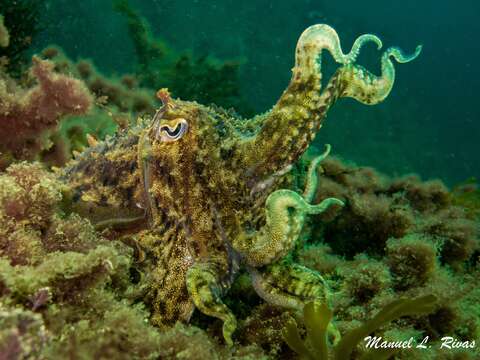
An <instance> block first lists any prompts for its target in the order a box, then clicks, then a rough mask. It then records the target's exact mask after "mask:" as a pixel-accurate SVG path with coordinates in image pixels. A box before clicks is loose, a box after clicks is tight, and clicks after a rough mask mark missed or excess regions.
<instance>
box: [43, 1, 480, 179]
mask: <svg viewBox="0 0 480 360" xmlns="http://www.w3.org/2000/svg"><path fill="white" fill-rule="evenodd" d="M131 4H132V6H133V7H135V8H136V10H138V11H139V13H140V14H141V15H142V16H144V17H145V18H146V19H148V21H149V22H150V24H151V27H152V29H153V32H154V34H155V35H157V36H159V37H162V38H164V39H165V40H166V41H167V42H169V43H170V44H171V45H173V46H174V47H175V48H176V49H178V50H184V49H191V50H192V51H194V52H195V53H197V54H213V55H215V56H217V57H219V58H221V59H240V60H241V61H242V66H241V78H240V81H241V86H242V89H241V91H242V94H243V95H244V96H245V97H246V98H247V99H248V100H249V102H250V104H251V105H252V106H253V108H254V109H255V110H256V111H257V112H260V111H265V110H267V109H268V108H269V107H270V106H272V104H274V102H275V101H276V99H277V98H278V96H279V95H280V94H281V92H282V90H283V89H284V88H285V87H286V85H287V84H288V81H289V78H290V68H291V67H292V65H293V61H294V58H293V50H294V47H295V44H296V40H297V38H298V36H299V35H300V33H301V32H302V31H303V29H305V28H306V27H307V26H308V25H311V24H314V23H327V24H330V25H332V26H333V27H335V28H336V29H337V31H338V33H339V34H340V37H341V39H342V43H343V44H344V45H343V46H344V48H345V49H347V48H348V47H349V46H350V44H351V43H352V41H353V39H354V38H355V37H356V36H358V35H359V34H362V33H367V32H371V33H374V34H377V35H378V36H380V37H381V38H382V40H383V41H384V44H385V46H386V47H388V46H391V45H398V46H400V47H402V48H403V49H404V50H405V51H413V49H414V48H415V46H416V45H417V44H419V43H421V44H423V45H424V49H423V53H422V55H421V56H420V58H419V59H417V60H416V61H414V62H412V63H409V64H407V65H404V66H397V70H398V71H397V80H396V84H395V86H394V89H393V92H392V94H391V95H390V96H389V98H388V99H387V101H385V102H384V103H382V104H380V105H377V106H374V107H372V108H366V107H365V106H362V105H360V104H358V103H355V102H354V101H349V100H342V101H341V104H337V105H336V106H335V107H334V108H333V109H332V111H331V112H330V114H329V119H328V121H327V122H326V124H325V126H324V128H323V130H322V132H321V133H320V134H319V137H318V140H317V141H318V143H319V145H320V144H321V143H324V142H329V143H331V144H332V145H333V147H334V153H336V154H340V155H342V156H343V157H345V158H347V159H350V160H353V161H355V162H356V163H358V164H361V165H369V166H374V167H376V168H378V169H380V170H382V171H385V172H387V173H390V174H403V173H406V172H416V173H419V174H421V175H422V176H423V177H425V178H431V177H440V178H442V179H443V180H444V181H446V182H447V183H449V184H456V183H458V182H461V181H463V180H465V179H467V178H469V177H471V176H477V177H478V176H479V175H480V158H479V156H478V136H479V134H480V122H479V121H478V119H479V117H480V116H479V115H480V110H479V107H478V105H477V104H478V100H477V99H478V94H477V84H478V81H479V79H480V71H479V68H478V66H477V65H476V60H475V59H476V58H477V56H478V54H479V49H478V42H477V40H476V36H477V35H478V34H479V33H480V32H479V30H480V25H479V23H478V21H477V20H478V19H477V17H478V14H479V13H480V5H479V4H478V2H474V1H462V2H461V5H460V3H459V2H451V1H425V2H417V1H413V0H409V1H402V2H384V1H367V2H359V1H342V2H333V1H331V2H328V1H310V0H300V1H294V2H293V1H275V2H274V1H266V0H255V1H251V0H249V1H242V2H240V3H239V2H238V1H186V0H180V1H168V0H165V1H153V0H141V1H140V0H136V1H132V2H131ZM44 17H45V30H44V31H43V33H42V34H40V35H39V36H38V37H37V38H36V39H35V42H34V46H35V48H36V49H42V48H43V47H45V46H46V45H48V44H52V43H55V44H58V45H59V46H61V47H62V48H63V49H65V51H66V53H67V54H68V55H69V56H70V57H73V58H85V57H86V58H90V59H92V60H93V61H94V63H95V64H96V65H97V66H98V68H99V69H100V70H101V71H102V72H105V73H116V74H122V73H125V72H131V71H132V70H133V68H134V66H135V53H134V49H133V45H132V43H131V40H130V38H129V36H128V33H127V27H126V23H125V19H124V18H123V17H122V15H120V14H118V13H116V12H115V11H113V10H112V5H111V3H110V1H107V0H103V1H92V0H88V1H82V2H70V1H65V0H57V1H49V2H48V6H47V10H46V11H45V13H44ZM378 58H379V56H378V53H377V52H376V50H375V49H374V47H373V46H369V47H368V48H367V49H365V51H364V53H363V54H362V56H361V57H360V62H361V63H363V64H364V65H366V66H367V67H368V68H369V69H371V70H372V71H374V72H376V73H378V72H379V64H378Z"/></svg>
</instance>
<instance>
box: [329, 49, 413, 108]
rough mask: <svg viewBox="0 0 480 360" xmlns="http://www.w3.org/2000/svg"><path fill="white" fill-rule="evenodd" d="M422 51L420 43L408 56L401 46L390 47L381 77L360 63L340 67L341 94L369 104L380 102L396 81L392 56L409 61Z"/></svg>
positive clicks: (382, 64)
mask: <svg viewBox="0 0 480 360" xmlns="http://www.w3.org/2000/svg"><path fill="white" fill-rule="evenodd" d="M421 51H422V46H421V45H419V46H417V48H416V49H415V52H414V53H413V54H411V55H408V56H407V55H404V54H403V52H402V50H400V49H399V48H396V47H391V48H389V49H388V50H386V51H385V52H384V53H383V55H382V60H381V66H382V74H381V76H379V77H378V76H376V75H373V74H371V73H370V72H369V71H368V70H366V69H364V68H362V67H361V66H358V65H353V64H352V65H350V66H346V67H343V68H340V69H339V70H338V72H337V76H338V78H339V81H338V84H339V87H340V89H341V91H340V93H339V96H340V97H351V98H354V99H355V100H357V101H360V102H361V103H364V104H367V105H375V104H378V103H379V102H381V101H383V100H384V99H385V98H386V97H387V96H388V94H389V93H390V91H391V90H392V87H393V83H394V82H395V67H394V65H393V62H392V60H391V59H390V58H391V57H393V58H394V59H395V60H396V61H397V62H399V63H407V62H409V61H412V60H414V59H415V58H416V57H417V56H418V55H420V52H421Z"/></svg>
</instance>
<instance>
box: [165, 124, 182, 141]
mask: <svg viewBox="0 0 480 360" xmlns="http://www.w3.org/2000/svg"><path fill="white" fill-rule="evenodd" d="M163 129H164V130H165V131H166V132H167V134H168V136H170V137H172V138H175V137H177V136H178V135H179V134H180V131H181V130H182V124H181V123H178V124H177V126H175V128H174V129H173V130H172V129H171V128H170V126H165V127H164V128H163Z"/></svg>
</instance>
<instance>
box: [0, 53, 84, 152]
mask: <svg viewBox="0 0 480 360" xmlns="http://www.w3.org/2000/svg"><path fill="white" fill-rule="evenodd" d="M53 68H54V64H53V63H51V62H49V61H45V60H40V59H39V58H37V57H34V58H33V66H32V69H31V73H32V75H33V77H34V78H35V79H36V81H37V84H36V85H34V86H33V87H31V88H29V89H23V88H21V87H20V86H19V85H17V84H15V83H14V82H13V81H12V80H11V79H8V78H4V79H0V137H1V138H2V142H1V144H0V151H1V152H2V156H3V158H4V159H5V158H6V157H11V158H14V159H17V160H18V159H29V160H31V159H34V158H35V157H36V156H37V155H38V153H39V152H40V151H41V150H44V149H46V148H48V147H49V145H50V144H49V142H48V137H49V135H50V132H51V131H53V130H55V129H56V127H57V125H58V123H59V121H60V120H61V119H62V118H63V117H64V116H67V115H79V114H84V113H86V112H87V111H88V110H89V109H90V107H91V105H92V100H93V99H92V96H91V95H90V92H89V91H88V89H87V88H86V87H85V85H84V84H83V83H82V82H81V81H79V80H77V79H74V78H72V77H69V76H66V75H61V74H57V73H55V72H54V70H53Z"/></svg>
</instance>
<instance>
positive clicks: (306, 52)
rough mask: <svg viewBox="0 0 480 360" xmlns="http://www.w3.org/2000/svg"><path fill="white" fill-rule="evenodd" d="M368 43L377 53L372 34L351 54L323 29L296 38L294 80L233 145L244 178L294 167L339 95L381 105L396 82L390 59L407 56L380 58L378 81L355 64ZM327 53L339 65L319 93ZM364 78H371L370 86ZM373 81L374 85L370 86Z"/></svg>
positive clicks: (359, 41)
mask: <svg viewBox="0 0 480 360" xmlns="http://www.w3.org/2000/svg"><path fill="white" fill-rule="evenodd" d="M368 42H373V43H375V44H376V45H377V47H378V48H381V47H382V41H381V40H380V39H379V38H378V37H377V36H375V35H372V34H365V35H362V36H360V37H358V38H357V39H356V40H355V42H354V44H353V46H352V49H351V50H350V52H349V53H347V54H345V53H344V52H343V51H342V48H341V44H340V39H339V37H338V34H337V33H336V31H335V30H334V29H333V28H332V27H330V26H328V25H325V24H320V25H313V26H311V27H309V28H307V29H306V30H305V31H304V32H303V34H302V35H301V36H300V38H299V40H298V43H297V47H296V54H295V66H294V68H293V69H292V72H293V74H292V79H291V81H290V84H289V85H288V87H287V89H286V90H285V91H284V92H283V94H282V96H281V97H280V99H279V100H278V102H277V104H276V105H275V106H274V107H273V108H272V110H271V111H269V112H268V113H266V114H264V115H260V116H258V117H257V118H256V119H254V123H256V124H261V127H260V129H259V130H258V131H257V133H256V134H255V135H254V136H248V137H242V136H239V140H238V141H237V142H235V143H233V142H232V143H231V144H230V146H231V149H227V150H229V151H230V152H231V153H232V154H233V159H232V162H233V163H235V164H239V165H240V166H244V167H245V169H247V170H246V171H245V176H247V177H251V178H254V179H263V178H264V176H267V175H269V174H272V173H275V172H277V171H279V170H281V169H284V168H286V167H287V166H288V165H290V164H292V163H293V162H295V161H296V160H298V158H299V157H300V155H301V154H302V153H303V152H304V151H305V149H306V148H307V147H308V145H309V144H310V143H311V142H312V140H313V139H314V137H315V135H316V133H317V131H318V130H319V128H320V126H321V122H322V120H323V119H324V118H325V116H326V113H327V111H328V109H329V108H330V106H331V105H332V104H333V103H334V102H335V100H337V99H338V98H339V97H342V96H350V97H354V98H355V99H358V100H359V101H361V102H364V103H367V104H374V103H377V102H379V101H381V100H383V99H384V98H385V97H386V96H387V95H388V93H389V92H390V90H391V88H392V86H393V81H394V74H395V72H394V68H393V64H392V62H391V60H390V57H394V58H395V59H397V60H401V61H400V62H407V61H410V60H412V59H413V58H415V57H416V56H417V55H418V53H419V50H418V51H417V53H416V54H414V55H413V56H411V57H405V56H403V55H402V54H401V52H400V51H398V50H390V49H389V50H387V51H386V53H385V54H384V56H383V58H382V69H383V70H382V76H381V77H378V78H377V77H374V76H373V75H370V74H368V73H367V72H366V71H364V70H363V69H362V68H361V67H358V66H356V65H354V62H355V60H356V58H357V56H358V54H359V53H360V49H361V48H362V46H363V45H365V44H366V43H368ZM323 50H327V51H329V52H330V53H331V55H332V57H333V58H334V60H335V61H336V62H337V63H339V64H340V65H341V67H340V69H339V70H338V71H337V73H336V75H335V76H334V77H333V78H332V79H331V80H330V82H329V83H328V85H327V87H326V88H325V90H323V91H322V92H321V91H320V90H321V84H322V81H321V80H322V68H321V66H322V62H321V57H322V52H323ZM368 79H372V83H369V80H368ZM374 80H375V81H374Z"/></svg>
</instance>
